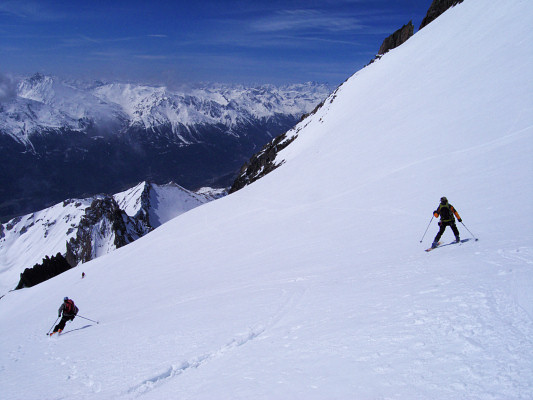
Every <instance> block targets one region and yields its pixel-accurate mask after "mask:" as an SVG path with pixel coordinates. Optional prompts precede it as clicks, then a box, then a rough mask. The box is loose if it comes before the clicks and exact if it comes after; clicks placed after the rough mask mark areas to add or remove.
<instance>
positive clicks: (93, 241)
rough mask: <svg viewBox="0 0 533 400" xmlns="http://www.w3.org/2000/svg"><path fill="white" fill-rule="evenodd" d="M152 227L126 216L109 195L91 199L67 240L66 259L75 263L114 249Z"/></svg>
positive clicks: (133, 239)
mask: <svg viewBox="0 0 533 400" xmlns="http://www.w3.org/2000/svg"><path fill="white" fill-rule="evenodd" d="M151 229H152V228H151V227H150V226H147V225H145V222H144V221H143V220H136V219H134V218H130V217H129V216H128V215H127V214H126V213H125V212H124V211H123V210H121V209H120V207H119V205H118V204H117V202H116V201H115V200H114V199H113V197H112V196H104V197H103V198H98V199H96V200H94V201H93V202H92V204H91V206H90V207H89V208H87V210H86V212H85V215H84V216H83V218H82V219H81V221H80V224H79V226H78V231H77V234H76V237H75V238H72V239H70V241H69V242H68V243H67V254H66V259H67V261H68V262H69V264H70V265H77V264H79V263H82V262H87V261H90V260H92V259H93V258H96V257H98V256H99V255H100V253H106V252H107V251H108V250H109V249H110V248H115V249H118V248H120V247H122V246H125V245H126V244H128V243H131V242H133V241H135V240H136V239H138V238H139V237H141V236H143V235H144V234H146V233H147V232H148V231H150V230H151Z"/></svg>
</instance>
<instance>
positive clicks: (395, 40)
mask: <svg viewBox="0 0 533 400" xmlns="http://www.w3.org/2000/svg"><path fill="white" fill-rule="evenodd" d="M414 31H415V27H414V25H413V21H409V23H408V24H406V25H404V26H402V27H401V28H400V29H398V30H397V31H396V32H394V33H393V34H392V35H390V36H389V37H388V38H386V39H385V40H384V41H383V43H382V44H381V47H380V48H379V51H378V55H380V56H382V55H383V54H385V53H387V52H388V51H390V50H392V49H394V48H396V47H398V46H400V45H402V44H403V43H405V42H406V41H407V40H408V39H409V38H410V37H411V36H413V34H414Z"/></svg>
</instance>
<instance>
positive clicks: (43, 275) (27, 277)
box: [15, 253, 72, 290]
mask: <svg viewBox="0 0 533 400" xmlns="http://www.w3.org/2000/svg"><path fill="white" fill-rule="evenodd" d="M70 268H72V267H71V265H70V264H69V263H68V262H67V260H66V259H65V257H63V256H62V255H61V253H57V255H55V256H52V258H50V257H48V256H46V257H45V258H44V259H43V262H42V264H35V265H34V266H33V268H26V269H25V270H24V272H23V273H21V274H20V281H19V283H18V285H17V287H16V288H15V290H17V289H22V288H25V287H32V286H35V285H37V284H39V283H41V282H44V281H46V280H48V279H50V278H53V277H54V276H57V275H59V274H62V273H63V272H65V271H68V270H69V269H70Z"/></svg>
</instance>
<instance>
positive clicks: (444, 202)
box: [431, 197, 463, 248]
mask: <svg viewBox="0 0 533 400" xmlns="http://www.w3.org/2000/svg"><path fill="white" fill-rule="evenodd" d="M433 215H434V216H435V218H438V217H439V216H440V222H439V226H440V229H439V232H438V233H437V236H435V239H434V240H433V243H432V244H431V247H433V248H435V247H437V245H438V244H439V240H440V238H441V237H442V234H443V233H444V231H445V230H446V227H447V226H449V227H450V228H452V231H453V234H454V235H455V241H456V242H457V243H458V242H460V241H461V238H460V237H459V229H457V226H456V225H455V218H454V215H455V216H456V217H457V220H458V221H459V222H463V220H462V219H461V217H460V216H459V213H458V212H457V210H456V209H455V208H454V207H453V206H452V205H451V204H450V203H448V199H447V198H446V197H441V198H440V204H439V207H438V208H437V209H436V210H435V211H433Z"/></svg>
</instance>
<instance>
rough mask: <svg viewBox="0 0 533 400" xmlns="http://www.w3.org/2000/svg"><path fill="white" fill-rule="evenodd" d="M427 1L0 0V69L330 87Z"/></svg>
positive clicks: (129, 78)
mask: <svg viewBox="0 0 533 400" xmlns="http://www.w3.org/2000/svg"><path fill="white" fill-rule="evenodd" d="M430 4H431V0H322V1H314V0H307V1H300V0H294V1H278V0H269V1H256V0H247V1H241V0H231V1H230V0H218V1H211V0H208V1H202V0H196V1H195V0H187V1H172V0H165V1H160V0H151V1H150V0H147V1H140V0H128V1H122V0H117V1H114V0H107V1H100V0H89V1H87V0H84V1H78V0H69V1H63V0H57V1H52V0H41V1H24V0H7V1H6V0H0V60H1V61H0V73H2V74H11V75H17V74H22V75H29V74H33V73H35V72H41V73H44V74H51V75H56V76H60V77H65V78H76V79H103V80H122V81H137V82H145V83H164V84H180V83H187V82H199V81H209V82H224V83H247V84H250V83H274V84H284V83H293V82H306V81H317V82H328V83H330V84H338V83H340V82H342V81H344V80H345V79H346V78H348V77H349V76H350V75H352V74H353V73H354V72H356V71H357V70H359V69H360V68H361V67H363V66H364V65H365V64H366V63H368V61H369V60H370V59H371V58H372V57H373V56H374V55H375V53H376V52H377V51H378V49H379V46H380V45H381V42H382V41H383V39H384V38H385V37H386V36H388V35H389V34H390V33H392V32H394V31H395V30H396V29H398V28H400V27H401V26H402V25H403V24H405V23H407V22H409V20H411V19H412V20H413V23H414V25H415V31H416V30H417V29H418V26H419V25H420V22H421V20H422V18H423V17H424V15H425V13H426V11H427V9H428V8H429V6H430Z"/></svg>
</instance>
